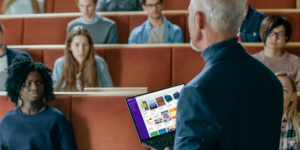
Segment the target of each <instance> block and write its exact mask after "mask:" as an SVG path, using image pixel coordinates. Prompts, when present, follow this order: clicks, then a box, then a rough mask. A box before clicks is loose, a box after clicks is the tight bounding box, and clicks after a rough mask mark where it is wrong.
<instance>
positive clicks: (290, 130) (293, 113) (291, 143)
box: [276, 72, 300, 150]
mask: <svg viewBox="0 0 300 150" xmlns="http://www.w3.org/2000/svg"><path fill="white" fill-rule="evenodd" d="M276 76H277V77H278V79H279V80H280V82H281V84H282V86H283V91H284V101H283V117H282V128H281V137H280V148H279V149H280V150H299V149H300V122H299V121H300V114H299V113H298V111H297V87H296V83H295V80H294V78H293V76H292V75H291V74H288V73H284V72H278V73H276Z"/></svg>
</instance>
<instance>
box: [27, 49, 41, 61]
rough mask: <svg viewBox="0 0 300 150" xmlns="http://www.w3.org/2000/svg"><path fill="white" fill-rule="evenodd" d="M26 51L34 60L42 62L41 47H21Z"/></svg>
mask: <svg viewBox="0 0 300 150" xmlns="http://www.w3.org/2000/svg"><path fill="white" fill-rule="evenodd" d="M22 50H24V51H26V52H27V53H28V54H29V55H30V56H31V58H32V59H33V61H34V62H40V63H43V62H44V61H43V50H42V49H22Z"/></svg>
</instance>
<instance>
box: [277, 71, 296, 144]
mask: <svg viewBox="0 0 300 150" xmlns="http://www.w3.org/2000/svg"><path fill="white" fill-rule="evenodd" d="M275 75H276V76H277V77H286V78H288V79H289V81H290V82H291V84H292V87H293V93H295V92H296V93H297V86H296V82H295V80H294V77H293V76H292V75H291V74H288V73H285V72H278V73H275ZM283 116H284V118H285V119H286V120H287V121H288V122H290V123H292V124H293V126H294V129H295V131H296V136H297V143H300V122H299V120H300V119H299V118H300V114H299V113H298V111H297V96H296V97H295V99H294V101H293V102H291V103H290V105H289V107H288V108H287V110H286V111H285V112H283Z"/></svg>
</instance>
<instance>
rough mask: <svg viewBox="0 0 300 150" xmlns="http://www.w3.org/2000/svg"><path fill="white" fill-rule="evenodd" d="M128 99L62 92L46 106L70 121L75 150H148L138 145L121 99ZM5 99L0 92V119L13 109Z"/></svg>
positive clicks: (12, 104)
mask: <svg viewBox="0 0 300 150" xmlns="http://www.w3.org/2000/svg"><path fill="white" fill-rule="evenodd" d="M74 94H75V93H74ZM91 95H94V96H91ZM130 96H134V94H133V95H130ZM130 96H128V95H127V96H113V94H112V95H111V96H101V95H97V94H78V93H77V94H75V95H73V93H70V94H65V93H63V94H56V100H54V101H50V102H47V103H48V104H49V105H51V106H54V107H56V108H58V109H59V110H61V111H62V112H63V113H64V114H65V115H66V116H67V117H68V118H69V119H70V120H71V122H72V125H73V129H74V133H75V138H76V142H77V147H78V150H99V149H120V150H121V149H122V150H150V149H149V148H147V147H145V146H143V145H141V144H140V142H139V139H138V136H137V133H136V131H135V128H134V124H133V122H132V120H131V117H130V114H129V111H128V108H127V106H126V104H125V98H126V97H130ZM6 99H7V97H6V94H5V93H3V92H2V93H1V92H0V120H1V118H2V116H3V115H4V114H5V113H6V112H8V111H9V110H12V109H14V108H15V107H16V106H15V105H14V103H12V102H11V101H10V99H8V100H6ZM116 143H117V144H116Z"/></svg>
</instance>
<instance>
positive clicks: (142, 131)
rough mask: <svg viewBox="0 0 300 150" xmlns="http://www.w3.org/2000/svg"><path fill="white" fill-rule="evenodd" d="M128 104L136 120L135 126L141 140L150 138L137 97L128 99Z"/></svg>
mask: <svg viewBox="0 0 300 150" xmlns="http://www.w3.org/2000/svg"><path fill="white" fill-rule="evenodd" d="M127 104H128V107H129V109H130V112H131V115H132V118H133V120H134V122H135V126H136V128H137V131H138V133H139V135H140V138H141V140H145V139H148V138H150V136H149V133H148V131H147V128H146V125H145V123H144V120H143V117H142V114H141V111H140V109H139V106H138V104H137V101H136V99H135V98H131V99H127Z"/></svg>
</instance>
